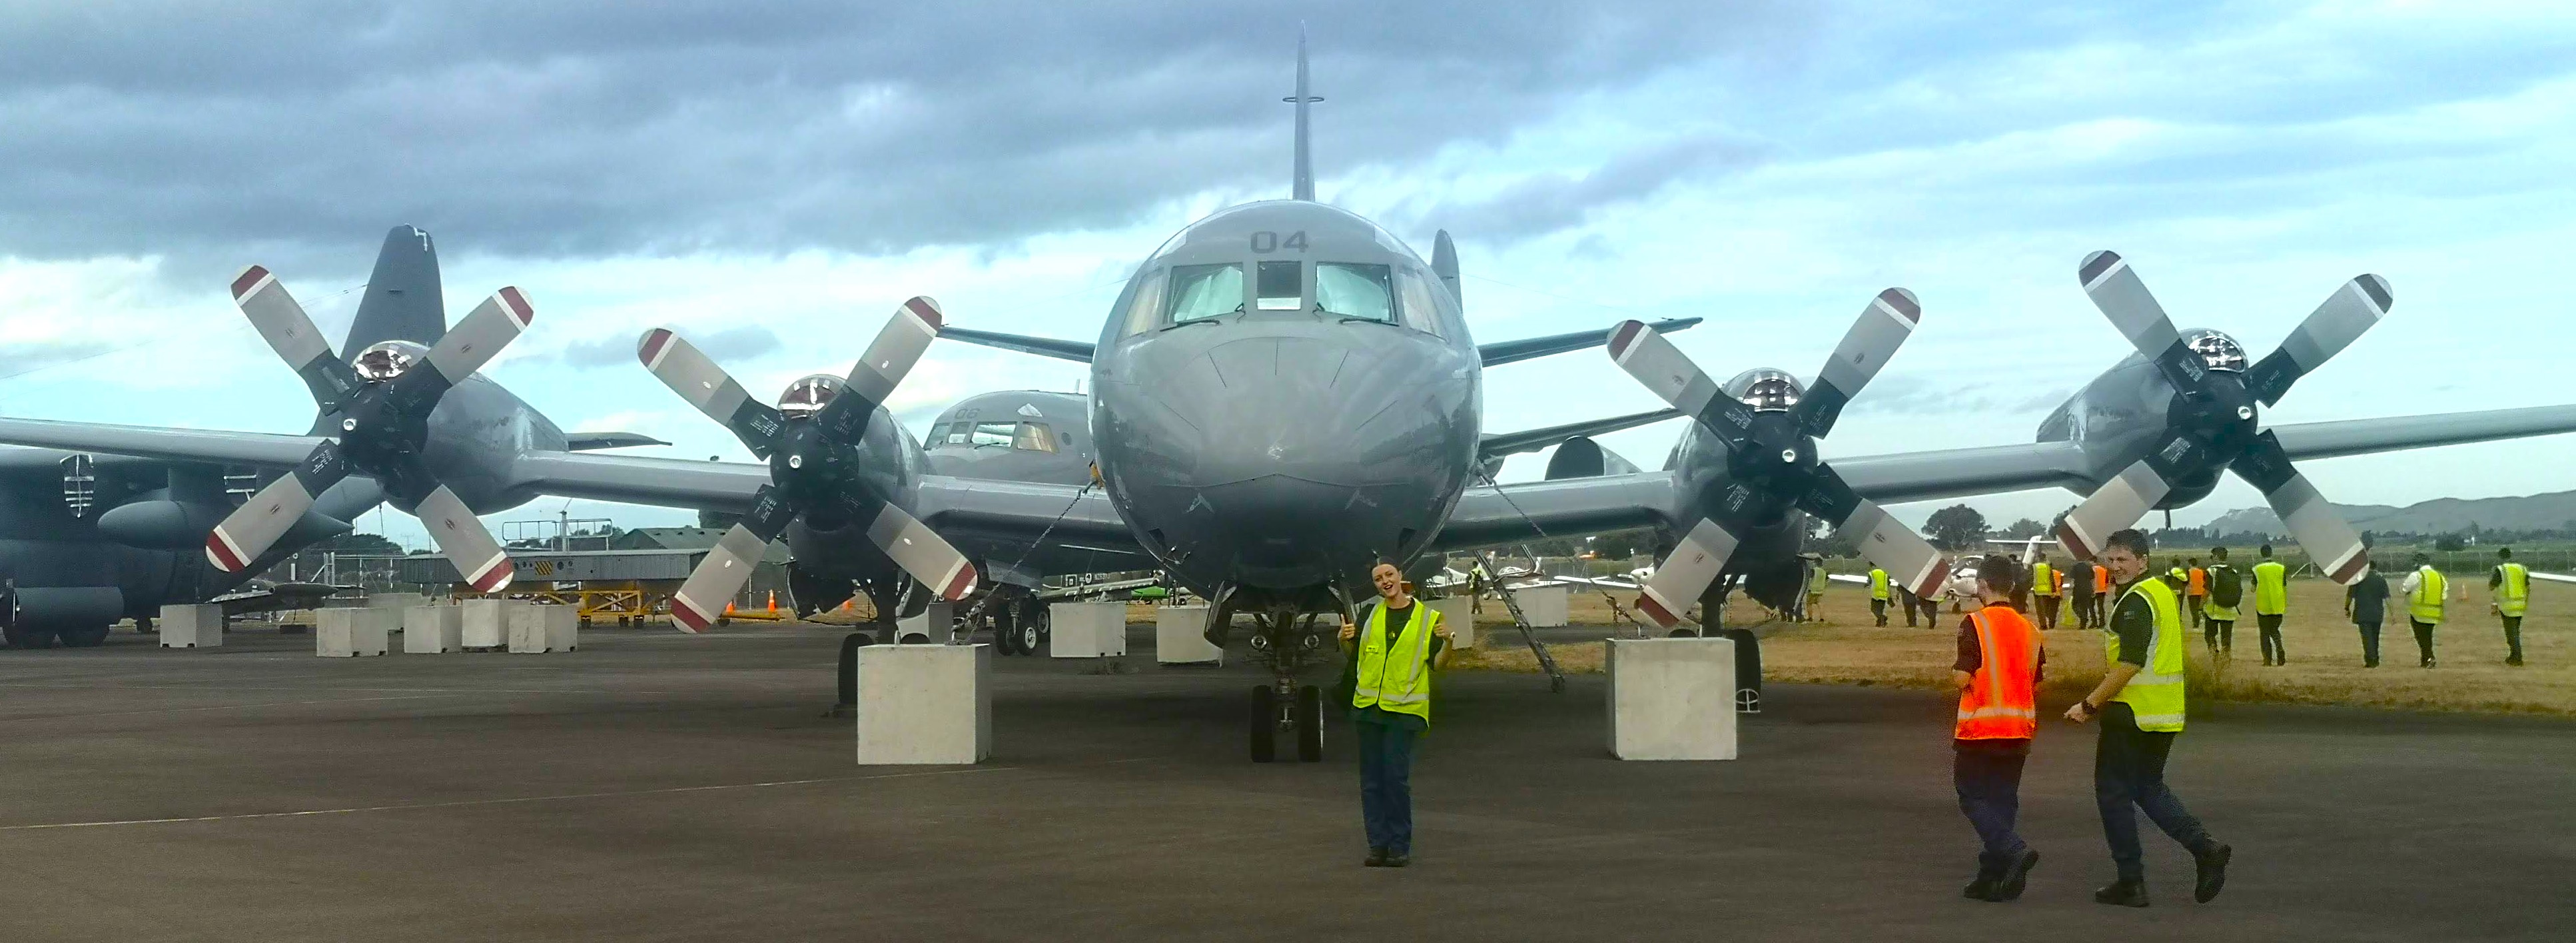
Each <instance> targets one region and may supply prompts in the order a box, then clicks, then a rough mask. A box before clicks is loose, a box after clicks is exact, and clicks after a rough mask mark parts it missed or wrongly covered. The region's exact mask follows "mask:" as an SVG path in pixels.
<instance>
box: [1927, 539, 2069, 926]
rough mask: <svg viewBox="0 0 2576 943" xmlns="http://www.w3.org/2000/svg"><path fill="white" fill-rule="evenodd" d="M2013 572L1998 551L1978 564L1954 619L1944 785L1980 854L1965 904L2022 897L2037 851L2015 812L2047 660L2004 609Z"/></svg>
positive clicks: (2035, 636) (2023, 622) (2034, 632)
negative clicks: (1972, 588) (1971, 604)
mask: <svg viewBox="0 0 2576 943" xmlns="http://www.w3.org/2000/svg"><path fill="white" fill-rule="evenodd" d="M2019 569H2020V567H2019V566H2017V565H2015V564H2014V563H2013V562H2012V560H2011V559H2009V558H2007V557H2004V556H2003V555H2001V554H1992V555H1988V556H1987V557H1986V558H1985V559H1984V560H1982V561H1980V562H1978V564H1977V601H1978V602H1979V603H1982V604H1983V605H1982V606H1981V608H1979V609H1978V610H1977V611H1975V612H1972V613H1969V614H1968V617H1967V618H1965V619H1962V620H1960V621H1959V646H1958V647H1959V655H1958V658H1957V659H1956V660H1954V661H1952V662H1951V663H1950V680H1951V682H1952V683H1953V684H1954V685H1955V686H1957V687H1958V689H1959V719H1958V723H1957V725H1956V726H1954V727H1953V728H1952V729H1951V743H1950V749H1951V753H1952V759H1951V766H1950V780H1951V784H1952V785H1953V786H1954V787H1956V788H1957V790H1958V792H1959V811H1961V812H1963V813H1966V814H1967V816H1968V824H1969V825H1970V826H1972V827H1974V828H1975V829H1976V830H1977V840H1978V841H1979V842H1980V843H1981V844H1982V846H1983V849H1984V850H1983V851H1980V852H1979V853H1978V854H1977V877H1976V879H1975V880H1973V881H1970V882H1968V888H1967V890H1966V891H1965V892H1964V893H1965V894H1966V896H1967V897H1968V899H1970V900H1983V901H1992V902H1996V903H2001V902H2003V901H2008V900H2013V899H2015V898H2018V897H2020V896H2021V892H2022V888H2023V886H2024V885H2025V884H2026V883H2027V879H2028V878H2029V876H2030V869H2031V868H2032V867H2033V866H2036V865H2038V864H2039V852H2036V851H2032V850H2031V849H2030V845H2028V844H2026V843H2024V842H2023V841H2022V840H2021V836H2020V835H2019V834H2018V833H2016V832H2015V831H2014V830H2013V824H2014V820H2015V819H2016V818H2018V817H2019V814H2020V811H2021V769H2022V764H2023V762H2024V761H2025V760H2028V759H2029V758H2030V741H2031V737H2032V735H2033V734H2036V733H2037V732H2038V729H2039V728H2038V724H2039V709H2038V706H2037V705H2038V701H2037V697H2038V695H2037V690H2038V685H2039V679H2040V672H2041V671H2042V670H2043V666H2044V665H2045V664H2046V662H2047V655H2046V654H2045V653H2044V652H2043V651H2042V650H2041V647H2040V640H2039V630H2038V629H2036V628H2033V627H2032V626H2031V624H2030V621H2029V620H2027V619H2024V618H2022V615H2021V613H2020V612H2017V611H2015V610H2014V609H2013V607H2012V604H2011V588H2012V587H2013V586H2014V585H2016V581H2017V580H2018V579H2019V574H2018V573H2017V572H2016V571H2018V570H2019Z"/></svg>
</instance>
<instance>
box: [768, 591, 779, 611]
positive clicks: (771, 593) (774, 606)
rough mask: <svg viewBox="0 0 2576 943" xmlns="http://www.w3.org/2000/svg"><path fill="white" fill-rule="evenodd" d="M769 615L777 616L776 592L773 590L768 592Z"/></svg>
mask: <svg viewBox="0 0 2576 943" xmlns="http://www.w3.org/2000/svg"><path fill="white" fill-rule="evenodd" d="M769 614H770V615H773V616H774V615H777V614H778V591H777V590H774V589H773V590H770V591H769Z"/></svg>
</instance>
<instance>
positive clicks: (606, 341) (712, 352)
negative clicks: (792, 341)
mask: <svg viewBox="0 0 2576 943" xmlns="http://www.w3.org/2000/svg"><path fill="white" fill-rule="evenodd" d="M687 337H688V339H689V343H691V344H694V345H696V346H697V348H698V350H700V351H703V352H704V353H705V354H706V355H707V358H708V359H710V360H714V361H715V362H716V363H717V364H718V365H721V366H725V367H728V368H730V367H734V366H737V365H740V364H743V363H748V362H750V361H753V360H758V359H760V358H762V357H766V356H768V355H770V354H772V353H776V352H777V351H778V349H779V348H780V347H782V346H785V345H784V344H782V343H781V342H780V341H779V339H778V334H777V333H776V332H774V331H771V330H770V329H768V328H765V327H762V326H760V325H757V324H745V325H743V326H741V327H732V328H726V329H724V330H721V331H717V332H715V333H712V334H689V335H687ZM562 357H563V362H564V365H566V366H569V367H572V368H573V369H576V370H589V369H592V368H595V367H626V366H633V365H634V364H635V338H632V337H604V338H601V339H599V340H595V341H579V342H576V343H573V344H569V345H566V346H565V347H564V349H563V354H562Z"/></svg>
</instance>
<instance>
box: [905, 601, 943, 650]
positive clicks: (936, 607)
mask: <svg viewBox="0 0 2576 943" xmlns="http://www.w3.org/2000/svg"><path fill="white" fill-rule="evenodd" d="M956 625H957V604H956V603H946V602H934V603H931V604H930V605H929V606H926V607H924V608H923V609H922V610H921V614H920V615H917V616H912V617H909V618H903V619H896V620H894V640H895V642H896V644H910V643H913V642H927V643H930V644H933V645H946V644H948V633H949V632H951V631H954V630H955V627H956Z"/></svg>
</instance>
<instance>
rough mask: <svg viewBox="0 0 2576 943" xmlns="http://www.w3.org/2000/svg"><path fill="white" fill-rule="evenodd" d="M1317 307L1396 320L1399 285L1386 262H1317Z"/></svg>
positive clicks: (1363, 316)
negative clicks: (1396, 295) (1396, 288)
mask: <svg viewBox="0 0 2576 943" xmlns="http://www.w3.org/2000/svg"><path fill="white" fill-rule="evenodd" d="M1315 308H1316V310H1318V311H1321V312H1323V313H1325V314H1336V315H1340V316H1342V317H1346V318H1367V319H1369V320H1371V321H1390V322H1391V321H1394V320H1395V285H1394V279H1393V276H1392V275H1390V274H1389V269H1388V268H1387V267H1386V266H1383V265H1360V264H1357V263H1352V262H1318V263H1315Z"/></svg>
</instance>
